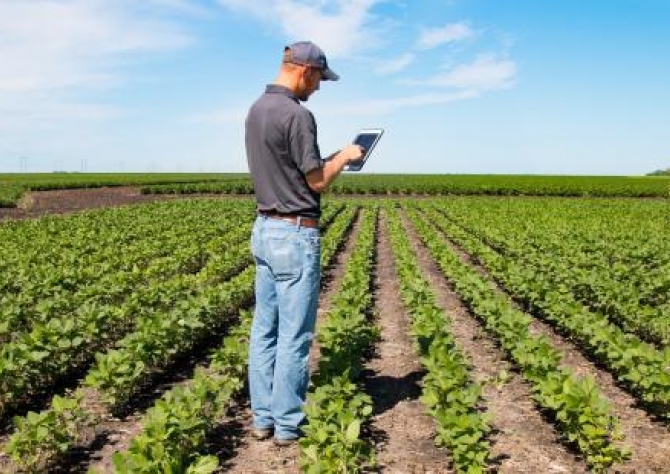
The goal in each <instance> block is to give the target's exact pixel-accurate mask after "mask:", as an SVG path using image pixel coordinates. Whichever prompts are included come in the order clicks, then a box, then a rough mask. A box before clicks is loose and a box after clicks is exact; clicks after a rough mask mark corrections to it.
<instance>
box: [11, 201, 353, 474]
mask: <svg viewBox="0 0 670 474" xmlns="http://www.w3.org/2000/svg"><path fill="white" fill-rule="evenodd" d="M355 212H356V209H355V207H354V206H346V208H345V209H344V210H343V208H342V206H339V205H338V206H333V207H332V209H327V212H326V213H324V219H323V223H324V227H325V226H327V229H326V232H325V237H324V243H325V244H326V246H327V248H329V249H333V250H332V251H329V252H327V253H322V262H323V261H324V259H327V260H328V261H330V260H332V252H334V251H335V249H337V248H338V247H339V243H341V241H342V240H343V239H344V237H345V235H346V231H347V229H348V228H350V226H351V221H352V219H353V218H354V216H355ZM333 242H334V243H333ZM244 250H245V253H246V254H247V258H248V254H249V250H248V246H246V245H245V246H244ZM252 294H253V268H252V267H249V268H248V269H247V270H246V271H244V272H242V273H241V274H240V275H238V276H237V277H235V278H234V279H233V280H231V281H229V282H226V283H223V284H222V285H215V286H213V287H210V288H206V289H204V290H203V291H202V292H201V293H200V294H199V295H198V296H196V297H193V298H189V299H187V300H185V301H182V302H177V303H176V308H174V309H173V310H171V311H168V312H163V313H162V314H158V315H156V316H153V317H147V318H146V319H145V320H143V322H141V323H140V324H138V326H137V328H136V330H135V332H133V333H131V334H129V336H127V337H126V338H125V339H123V340H122V341H120V342H119V343H118V344H117V349H116V350H113V351H109V352H107V353H104V354H103V353H99V354H97V355H96V362H97V363H96V365H95V366H94V367H93V368H92V369H91V370H90V371H89V374H88V376H87V377H86V380H85V383H84V385H83V387H82V388H80V389H79V390H77V391H76V392H75V393H74V394H73V396H71V397H69V398H67V399H64V398H62V397H54V400H53V402H52V405H51V407H50V408H48V409H47V410H45V411H43V412H42V413H39V414H38V413H28V415H27V416H26V417H23V418H16V419H15V424H16V425H17V431H16V432H15V433H14V435H13V436H12V438H11V440H10V443H9V444H8V447H7V451H8V452H9V454H11V456H12V458H13V459H14V461H15V462H16V463H18V464H20V465H22V466H24V467H27V468H30V469H36V468H37V469H40V468H44V466H47V465H50V464H53V463H54V462H56V461H57V460H58V459H59V457H60V455H62V454H63V453H64V452H66V451H67V450H69V449H70V448H71V446H73V444H75V443H77V442H79V441H80V440H81V437H82V433H85V432H86V426H90V425H95V424H96V423H97V422H98V421H99V420H100V416H102V415H101V414H100V413H99V412H98V411H96V410H93V411H91V409H88V408H86V407H87V404H88V403H89V402H87V401H86V399H87V398H90V395H88V394H90V393H91V389H92V388H94V389H95V390H94V391H93V393H96V395H95V398H96V399H98V401H103V402H106V404H107V411H109V410H114V409H115V408H117V407H119V406H120V405H121V404H122V403H125V402H126V401H128V399H129V398H130V396H131V395H132V394H133V393H137V392H138V391H140V390H141V389H142V387H143V386H145V385H146V383H147V381H148V378H147V375H148V374H155V373H156V372H157V371H159V370H161V369H164V368H166V367H167V366H168V365H170V363H171V362H172V361H174V360H175V358H176V357H178V356H179V355H180V354H182V353H184V352H185V351H188V350H189V349H190V348H192V347H194V346H195V345H196V344H197V343H198V341H200V340H202V339H203V338H206V337H208V335H209V334H211V332H212V331H215V330H216V328H217V327H222V326H224V325H226V324H229V321H230V318H229V316H230V315H231V314H232V313H234V312H235V311H236V308H239V307H241V306H243V305H244V304H245V302H246V301H248V300H249V299H250V298H251V296H252ZM235 331H237V330H235ZM228 344H232V343H228ZM199 383H200V385H198V386H200V387H209V388H210V389H212V390H215V389H216V388H217V387H218V385H216V382H212V383H213V385H206V380H201V381H200V382H199ZM202 390H205V388H203V389H202ZM202 390H200V391H196V392H197V393H196V395H195V396H196V397H197V396H200V395H202V393H203V392H202ZM189 393H191V392H189ZM207 393H209V392H207ZM198 394H200V395H198ZM182 395H183V396H182ZM190 396H191V395H188V396H187V395H184V394H181V393H180V395H179V396H178V397H177V395H174V397H176V398H174V399H175V400H176V399H177V398H178V399H179V400H182V401H183V402H184V403H187V401H188V400H191V402H193V403H196V404H197V401H194V399H193V398H189V397H190ZM203 396H204V395H203ZM184 397H185V398H184ZM207 397H209V395H207ZM189 403H190V402H189ZM63 406H66V407H67V408H66V409H63ZM172 406H173V408H174V410H177V411H179V409H180V408H179V407H180V404H177V403H174V404H167V405H166V404H162V405H161V408H160V410H159V412H161V413H168V412H169V409H168V408H167V407H172ZM189 410H190V408H189ZM191 413H192V416H196V415H197V413H195V412H191ZM174 416H175V417H178V416H179V415H174ZM199 416H201V417H205V418H209V417H210V414H209V413H208V412H201V413H200V415H199ZM201 422H202V423H204V425H203V426H209V425H207V424H206V423H205V421H203V420H201ZM210 422H211V421H210ZM152 426H153V425H152ZM147 436H149V434H147ZM175 436H176V435H175ZM177 438H178V437H176V438H175V439H177ZM136 449H139V448H136ZM131 457H132V456H131ZM120 462H121V461H120ZM124 462H125V461H124ZM166 462H168V464H166V465H169V461H166Z"/></svg>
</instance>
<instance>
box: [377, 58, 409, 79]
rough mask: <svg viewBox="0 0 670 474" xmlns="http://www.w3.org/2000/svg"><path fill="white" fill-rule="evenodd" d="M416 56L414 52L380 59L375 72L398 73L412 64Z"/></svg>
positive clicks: (384, 73)
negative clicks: (383, 59)
mask: <svg viewBox="0 0 670 474" xmlns="http://www.w3.org/2000/svg"><path fill="white" fill-rule="evenodd" d="M415 58H416V56H415V55H414V53H405V54H402V55H400V56H398V57H397V58H394V59H391V60H388V61H380V62H379V63H378V64H377V66H376V67H375V72H376V73H377V74H379V75H387V74H395V73H398V72H400V71H403V70H405V69H406V68H407V66H409V65H410V64H412V63H413V62H414V59H415Z"/></svg>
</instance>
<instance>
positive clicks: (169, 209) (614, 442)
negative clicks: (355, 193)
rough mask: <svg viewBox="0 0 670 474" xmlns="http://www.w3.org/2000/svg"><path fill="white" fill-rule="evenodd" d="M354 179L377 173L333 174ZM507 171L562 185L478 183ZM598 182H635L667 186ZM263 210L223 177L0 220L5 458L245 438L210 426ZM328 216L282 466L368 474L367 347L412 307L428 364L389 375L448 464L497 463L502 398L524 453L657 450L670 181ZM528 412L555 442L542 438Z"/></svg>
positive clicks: (353, 203)
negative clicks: (320, 276) (312, 344)
mask: <svg viewBox="0 0 670 474" xmlns="http://www.w3.org/2000/svg"><path fill="white" fill-rule="evenodd" d="M125 178H126V176H121V177H117V178H115V179H118V180H119V181H117V182H119V183H120V182H123V181H122V180H123V179H125ZM136 178H137V180H138V181H137V182H139V181H140V180H142V179H145V178H143V177H139V176H137V177H136ZM154 178H156V179H158V177H154ZM163 178H164V177H161V179H163ZM217 179H221V177H217ZM235 179H236V180H237V182H238V183H239V182H240V181H239V180H243V179H245V178H244V177H243V176H242V177H235V178H234V179H233V180H232V181H231V183H232V182H235ZM394 179H397V180H398V181H397V182H395V183H398V184H393V185H392V186H398V185H399V183H400V177H396V178H394ZM407 179H408V182H411V180H412V179H416V181H414V182H415V183H419V182H420V183H422V184H420V185H419V186H422V185H425V186H426V187H427V188H425V189H424V188H420V187H419V188H417V189H411V190H408V191H405V192H407V193H408V194H416V195H423V194H431V192H427V189H435V188H434V187H435V186H446V185H448V183H450V182H451V181H450V180H455V181H453V182H452V185H453V183H455V182H457V181H458V180H460V181H459V183H460V184H459V186H466V183H467V186H469V187H467V188H466V189H468V190H469V191H473V190H475V191H474V192H478V191H476V190H480V191H481V189H483V188H482V186H483V185H484V183H485V181H486V180H485V179H484V178H481V177H479V178H472V177H467V178H465V177H447V176H442V177H434V176H433V177H410V178H407ZM584 179H587V178H584ZM358 180H360V182H359V181H358ZM366 180H368V181H366ZM17 182H21V181H20V180H17ZM54 182H55V181H54ZM66 182H68V181H67V180H65V179H64V181H63V184H65V183H66ZM107 182H111V180H110V181H107ZM126 182H127V181H126ZM354 182H355V183H356V186H359V185H360V186H362V184H361V183H362V182H367V183H368V185H370V186H381V185H380V184H379V183H382V181H380V178H378V177H356V178H354V177H351V178H350V179H348V180H344V181H343V182H342V183H341V186H343V187H344V186H349V185H350V184H351V183H354ZM389 182H393V181H392V180H391V181H389ZM522 182H523V183H526V184H524V186H529V187H528V188H524V189H535V190H536V191H537V190H538V189H540V188H541V189H543V190H545V191H546V190H548V189H553V190H556V189H561V190H566V189H569V187H570V186H573V185H574V184H569V183H574V181H570V179H568V178H566V179H563V180H558V179H554V178H546V177H545V178H543V180H542V179H540V178H537V179H535V178H528V179H521V178H514V177H510V178H508V179H507V181H505V180H504V179H502V178H500V181H496V180H491V181H489V185H488V187H487V189H489V190H490V189H493V188H495V187H496V186H501V183H507V184H506V186H510V183H516V184H515V186H517V188H516V189H517V191H519V193H520V194H525V191H524V192H521V191H520V190H521V188H520V186H521V184H520V183H522ZM590 182H591V183H597V185H600V186H608V188H607V189H620V190H621V189H625V190H629V191H630V190H631V189H633V188H632V187H631V186H638V185H640V186H642V184H644V185H645V186H649V187H648V188H646V189H651V187H652V186H651V184H650V183H663V184H665V183H666V182H664V181H660V180H646V179H639V180H635V179H633V178H629V179H614V178H603V179H592V180H591V181H590ZM69 183H72V181H69ZM80 183H81V182H80ZM90 183H91V184H95V180H93V179H92V178H91V181H90ZM375 183H377V184H375ZM603 183H607V184H603ZM625 183H642V184H634V185H627V184H625ZM387 185H388V183H387ZM593 185H594V186H596V184H593ZM654 185H656V184H654ZM552 186H555V187H552ZM616 186H621V187H619V188H616ZM355 189H357V190H359V189H361V188H358V187H356V188H355ZM375 189H380V188H375ZM387 189H388V188H387ZM450 189H452V190H453V189H454V188H450ZM506 189H509V188H506ZM599 189H605V188H602V187H601V188H599ZM635 189H637V190H638V191H639V189H642V188H635ZM661 189H662V187H659V190H661ZM638 191H635V192H638ZM375 192H377V191H375ZM370 193H371V191H368V192H364V194H370ZM659 193H660V191H659ZM596 194H597V193H596ZM645 195H646V194H645ZM659 195H660V194H659ZM254 215H255V213H254V202H253V199H252V198H250V197H249V198H244V197H243V198H234V199H232V198H228V197H225V196H222V197H213V198H193V199H185V200H179V201H167V202H157V203H150V204H141V205H130V206H124V207H120V208H113V209H104V210H97V211H86V212H80V213H75V214H72V215H69V216H53V217H49V216H46V217H42V218H40V219H33V220H25V221H5V222H3V223H2V224H0V255H2V258H1V259H0V423H2V425H1V430H2V431H3V432H6V433H7V435H6V436H5V437H4V438H2V447H1V450H2V453H3V456H0V470H1V471H2V472H11V471H12V470H18V469H24V470H27V471H31V472H48V471H50V470H57V469H60V470H65V471H67V470H68V469H74V468H75V467H76V466H75V464H76V462H75V461H73V459H75V460H76V459H77V457H76V456H75V455H74V454H73V453H75V452H78V453H82V452H84V453H86V452H88V453H90V454H89V455H90V456H94V454H95V449H98V448H92V446H95V445H96V444H102V445H103V446H108V449H110V450H112V451H114V450H116V451H118V452H116V453H115V454H114V456H113V463H112V464H109V465H106V467H103V468H100V469H102V471H100V472H103V471H113V472H119V473H131V472H132V473H135V472H182V473H186V472H217V471H221V470H225V466H226V463H227V462H228V461H225V460H222V459H221V458H220V457H217V456H214V455H212V451H213V450H214V451H216V452H222V451H227V450H229V449H232V446H238V445H240V443H251V442H252V441H251V440H245V438H246V437H247V436H248V435H247V434H245V433H244V431H238V432H231V433H229V434H227V435H226V436H225V437H223V436H220V433H221V430H222V429H224V428H222V427H223V426H230V425H229V424H230V423H231V421H230V420H231V417H232V419H233V421H234V422H237V423H242V424H243V423H246V421H244V418H240V417H242V416H243V415H241V414H240V413H241V411H240V409H239V406H240V404H242V405H243V404H244V403H245V399H246V395H245V391H244V384H245V379H246V357H247V352H246V350H247V341H248V334H249V329H250V314H249V310H251V309H252V308H253V304H254V297H253V282H254V266H253V262H252V258H251V254H250V250H249V243H248V242H249V234H250V229H251V225H252V223H253V219H254ZM321 228H322V235H323V237H322V255H321V262H322V267H323V270H324V274H325V275H331V276H332V275H339V276H336V277H335V276H332V277H329V278H324V280H323V282H322V290H323V291H324V292H325V291H327V292H328V293H329V294H330V295H331V296H329V297H328V300H327V302H326V301H322V303H321V304H322V305H323V306H322V310H323V311H322V313H323V314H322V315H321V316H320V322H319V328H318V332H317V341H318V351H317V354H315V357H316V365H315V371H314V374H313V376H312V381H311V388H310V393H309V397H308V404H307V407H306V413H307V417H308V418H307V421H308V424H307V425H306V426H305V427H304V433H305V436H304V438H303V439H302V440H301V441H300V445H299V449H298V450H297V451H296V452H295V466H296V467H295V468H296V469H299V468H300V469H302V470H303V471H305V472H361V471H366V470H370V469H374V465H375V449H376V443H375V441H374V437H373V436H372V434H371V432H370V429H369V428H368V427H370V426H375V423H376V422H377V421H376V420H377V418H376V417H378V416H379V413H380V410H381V408H380V406H383V405H380V403H381V404H383V403H386V402H383V401H382V400H383V399H384V398H383V397H382V398H380V397H381V393H382V392H378V391H375V390H374V389H371V388H370V387H372V386H374V378H373V379H371V378H370V377H371V376H370V371H369V367H370V364H371V363H373V362H371V360H374V358H373V359H371V355H372V354H374V353H375V352H376V351H381V352H379V354H380V355H378V356H377V357H381V358H382V359H383V358H384V357H387V356H388V354H391V353H386V352H384V350H383V349H379V348H383V347H385V346H384V344H385V343H384V340H385V338H387V337H389V335H388V333H387V332H386V331H388V326H385V324H389V323H384V322H383V321H384V319H386V318H391V320H390V321H391V323H390V324H392V325H394V326H397V325H398V324H402V325H406V328H407V329H406V331H407V338H406V342H405V343H404V344H406V345H407V346H406V349H404V350H403V351H404V352H403V353H404V354H405V357H409V358H413V360H415V363H416V364H418V365H417V367H418V366H421V367H422V368H421V370H420V371H419V372H416V374H417V376H418V377H419V378H418V379H416V380H415V382H411V381H409V380H406V379H402V380H401V379H398V380H396V381H395V382H394V383H395V384H396V385H393V386H394V387H396V388H395V389H394V390H399V391H400V392H402V393H405V395H403V396H405V397H409V398H408V399H407V400H410V399H412V400H414V401H413V402H412V403H417V404H419V403H420V406H421V407H422V408H421V410H422V412H424V413H426V414H427V415H428V417H427V418H426V419H427V420H428V421H427V422H428V423H429V424H430V425H431V426H432V427H433V428H431V431H432V433H433V434H432V435H431V436H432V438H431V439H432V441H431V442H432V443H435V445H436V446H437V448H439V451H438V452H440V453H442V454H440V456H442V458H443V461H441V462H442V463H443V464H442V465H443V468H444V471H440V472H447V471H449V470H455V471H458V472H485V471H486V470H487V469H492V468H494V467H495V466H496V462H498V461H496V456H498V454H496V453H499V450H500V449H503V448H502V446H503V444H500V443H502V441H501V436H503V435H501V433H503V434H504V433H505V432H506V430H507V431H509V430H510V429H511V428H509V423H510V419H509V417H508V416H507V415H506V412H505V411H504V410H502V411H501V407H502V406H503V405H502V403H503V401H504V400H505V399H506V398H509V397H511V398H513V399H514V400H516V402H515V404H514V405H510V406H514V407H516V408H515V409H521V407H524V408H523V409H524V410H526V412H524V413H526V414H525V415H523V416H522V415H519V417H521V418H520V420H519V421H520V423H521V424H518V425H515V426H516V428H514V432H515V433H526V434H528V436H525V437H524V438H523V439H524V441H523V445H522V446H521V448H522V450H523V451H524V452H526V451H528V452H536V451H538V452H539V451H542V452H545V450H547V449H559V450H567V452H571V453H575V454H572V455H569V456H568V458H569V459H570V461H569V462H570V463H572V464H570V466H571V467H570V469H575V470H577V471H580V472H583V471H586V470H591V471H593V472H661V471H658V469H659V466H661V465H663V466H667V464H664V463H666V462H667V461H669V460H670V457H669V456H670V455H669V454H668V449H670V448H669V446H670V443H666V442H665V441H666V440H668V439H670V429H668V426H669V424H670V372H669V371H668V367H670V350H669V349H668V344H669V343H670V239H668V231H669V229H670V201H669V200H667V199H631V198H590V197H579V198H574V197H552V196H540V197H528V196H526V197H520V196H427V197H425V196H424V197H422V198H421V199H416V198H414V197H411V196H386V197H376V198H369V197H365V198H363V197H336V196H328V197H327V198H326V199H325V206H324V214H323V216H322V219H321ZM345 254H346V256H344V255H345ZM383 268H386V269H387V270H388V271H387V270H383ZM389 271H390V272H391V273H389ZM389 285H390V286H389ZM383 288H394V289H393V290H391V291H390V292H389V291H388V290H383ZM447 300H448V301H451V303H449V304H447V303H446V302H447ZM389 305H395V306H393V307H394V308H396V309H395V310H393V311H392V312H391V313H389V310H388V308H389ZM458 305H460V306H458ZM459 307H460V308H461V309H457V308H459ZM402 321H404V322H402ZM466 323H467V325H472V326H473V327H477V328H479V329H477V335H476V336H474V335H473V334H472V333H471V330H468V331H466V330H465V329H464V326H463V324H466ZM403 327H405V326H403ZM468 327H469V326H468ZM384 328H387V329H384ZM473 337H476V341H475V342H474V343H473V342H472V340H471V339H470V338H473ZM468 341H470V342H468ZM395 343H399V342H397V341H396V342H395ZM394 347H395V346H394ZM403 347H404V346H403ZM396 353H397V348H396ZM483 353H486V357H488V358H489V359H482V354H483ZM383 354H387V355H383ZM389 357H390V356H389ZM577 361H579V362H577ZM184 365H186V367H188V369H187V370H185V369H184ZM177 367H181V368H180V369H179V370H176V368H177ZM505 367H506V368H505ZM366 368H367V369H366ZM184 370H185V372H184ZM182 372H184V373H183V374H182V375H181V376H180V377H179V378H177V374H179V373H182ZM484 374H488V375H484ZM166 380H168V381H171V383H170V384H168V385H169V386H168V388H166V389H164V390H157V387H158V386H160V385H161V384H165V381H166ZM614 380H615V381H616V382H614ZM177 381H179V383H177ZM413 383H416V384H418V385H416V386H415V387H416V390H417V391H416V393H414V392H412V391H411V390H410V389H409V388H408V387H409V386H410V385H411V384H413ZM408 384H409V385H408ZM406 385H407V386H406ZM515 387H516V388H515ZM519 387H523V390H521V389H520V388H519ZM403 390H409V391H406V392H403ZM519 390H521V391H519ZM383 393H385V394H386V395H384V396H385V397H388V396H389V393H387V392H383ZM412 393H414V394H413V395H411V394H412ZM412 397H413V398H412ZM519 397H521V398H520V399H519ZM138 400H142V401H141V403H138ZM408 403H409V402H408ZM633 405H636V407H633ZM236 406H237V407H238V408H237V409H234V407H236ZM386 409H389V410H390V409H391V408H389V407H388V406H387V408H386ZM508 409H509V407H508ZM231 410H232V411H231ZM130 413H132V414H133V415H132V416H130V415H129V414H130ZM533 414H534V415H533ZM631 417H635V420H636V422H635V424H634V425H633V424H631V423H630V419H631ZM110 419H114V420H122V421H117V422H115V423H135V424H136V426H137V428H134V429H133V430H129V433H130V435H129V437H128V439H127V440H126V442H125V443H124V444H123V445H122V447H120V448H115V447H114V446H113V445H111V444H110V443H112V441H110V440H106V439H105V438H101V437H100V429H101V428H100V426H105V423H107V422H108V420H110ZM123 420H129V421H123ZM133 420H135V421H133ZM133 426H135V425H133ZM541 429H547V430H549V432H553V433H555V436H554V438H553V441H552V440H551V439H550V440H549V441H547V439H543V438H541V437H539V436H534V433H536V432H539V431H537V430H541ZM217 433H219V434H217ZM649 446H654V448H653V453H650V451H648V449H649ZM231 452H232V453H233V454H232V456H233V459H234V456H235V454H234V450H233V451H231ZM515 455H518V453H516V452H512V453H511V454H508V456H509V457H510V459H514V456H515ZM79 456H81V454H79ZM273 456H274V455H273ZM536 462H539V461H537V460H536ZM565 462H568V461H565ZM73 463H75V464H73ZM112 466H113V467H112ZM94 467H95V466H94ZM542 469H543V468H542ZM449 472H450V471H449ZM510 472H511V471H510Z"/></svg>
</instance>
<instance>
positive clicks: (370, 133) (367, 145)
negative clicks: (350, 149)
mask: <svg viewBox="0 0 670 474" xmlns="http://www.w3.org/2000/svg"><path fill="white" fill-rule="evenodd" d="M382 133H384V131H383V130H382V129H365V130H361V132H360V133H359V134H358V135H357V136H356V138H355V140H354V144H356V145H360V146H362V147H363V149H364V150H365V154H364V155H363V158H361V159H360V160H358V161H353V162H351V163H349V164H348V165H347V168H346V169H347V171H360V169H361V168H363V165H364V164H365V161H366V160H367V159H368V157H369V156H370V153H371V152H372V149H373V148H374V147H375V145H376V144H377V142H378V141H379V137H381V135H382Z"/></svg>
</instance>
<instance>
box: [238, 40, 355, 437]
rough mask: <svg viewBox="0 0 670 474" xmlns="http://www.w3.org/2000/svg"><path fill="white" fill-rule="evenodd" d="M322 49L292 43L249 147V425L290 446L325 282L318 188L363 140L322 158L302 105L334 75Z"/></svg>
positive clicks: (258, 113)
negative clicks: (253, 205)
mask: <svg viewBox="0 0 670 474" xmlns="http://www.w3.org/2000/svg"><path fill="white" fill-rule="evenodd" d="M338 79H339V76H338V75H337V74H335V73H334V72H333V71H332V70H331V69H330V68H329V67H328V62H327V61H326V56H325V54H324V53H323V51H322V50H321V49H320V48H319V47H318V46H316V45H315V44H314V43H311V42H309V41H301V42H298V43H294V44H292V45H290V46H287V47H286V48H285V49H284V56H283V60H282V64H281V67H280V71H279V75H278V76H277V78H276V79H275V81H274V83H273V84H271V85H268V86H267V88H266V90H265V93H264V94H263V95H262V96H261V97H260V98H259V99H258V100H257V101H256V102H255V103H254V104H253V105H252V107H251V109H250V110H249V114H248V116H247V120H246V137H245V141H246V150H247V161H248V163H249V171H250V172H251V177H252V179H253V182H254V191H255V195H256V202H257V211H258V216H257V218H256V221H255V223H254V228H253V232H252V237H251V246H252V252H253V255H254V259H255V261H256V290H255V291H256V309H255V313H254V319H253V324H252V329H251V342H250V346H249V390H250V394H251V409H252V411H253V434H254V436H255V437H256V438H258V439H266V438H269V437H270V436H272V434H273V433H274V439H275V443H276V444H278V445H288V444H291V443H292V442H294V441H295V440H297V439H298V438H299V437H300V425H301V424H302V423H304V421H305V415H304V413H303V405H304V403H305V396H306V394H307V385H308V382H309V373H308V359H309V350H310V346H311V344H312V339H313V338H314V327H315V322H316V310H317V303H318V297H319V285H320V274H321V269H320V258H321V242H320V236H319V228H318V220H319V216H320V214H321V200H320V193H322V192H323V191H324V190H325V189H326V188H327V187H328V186H329V185H330V183H332V181H333V180H334V179H335V178H336V177H337V176H338V175H339V174H340V173H341V172H342V169H343V168H344V166H345V165H347V164H348V163H349V162H351V161H356V160H358V159H360V158H362V156H363V149H362V148H361V147H360V146H358V145H349V146H347V147H346V148H344V149H343V150H341V151H339V152H336V153H334V154H332V155H331V156H330V157H328V158H327V159H326V160H322V158H321V153H320V151H319V146H318V144H317V131H316V122H315V120H314V116H313V115H312V113H311V112H310V111H309V110H307V109H306V108H305V107H303V106H302V105H301V104H300V101H302V102H304V101H307V100H308V99H309V97H310V96H311V95H312V94H313V93H314V92H315V91H317V90H319V85H320V82H321V81H336V80H338Z"/></svg>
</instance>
